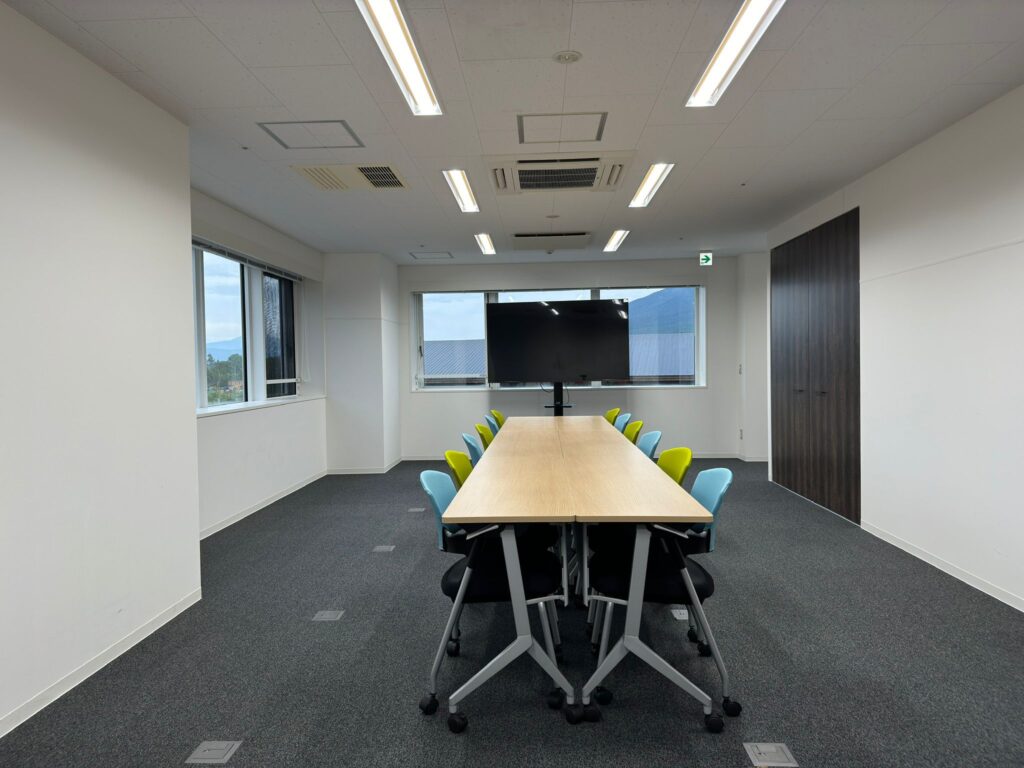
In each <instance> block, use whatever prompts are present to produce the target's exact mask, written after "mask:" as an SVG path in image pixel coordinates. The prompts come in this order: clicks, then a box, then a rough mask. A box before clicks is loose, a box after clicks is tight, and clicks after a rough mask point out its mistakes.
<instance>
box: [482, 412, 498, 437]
mask: <svg viewBox="0 0 1024 768" xmlns="http://www.w3.org/2000/svg"><path fill="white" fill-rule="evenodd" d="M484 421H486V422H487V426H488V427H490V428H491V434H492V435H496V434H498V430H499V429H500V427H499V426H498V420H497V419H496V418H494V417H493V416H491V414H489V413H488V414H487V415H485V416H484Z"/></svg>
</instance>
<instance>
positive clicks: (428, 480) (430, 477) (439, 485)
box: [420, 469, 455, 550]
mask: <svg viewBox="0 0 1024 768" xmlns="http://www.w3.org/2000/svg"><path fill="white" fill-rule="evenodd" d="M420 485H421V486H423V490H424V491H426V493H427V499H428V500H429V501H430V507H431V509H433V510H434V520H435V522H436V523H437V548H438V549H441V550H443V549H444V530H445V528H451V529H452V530H455V529H454V528H452V526H446V525H445V524H444V523H442V522H441V516H442V515H443V514H444V511H445V510H446V509H448V505H449V504H451V503H452V499H454V498H455V483H454V482H453V481H452V478H451V476H450V475H448V474H446V473H444V472H438V471H437V470H434V469H427V470H424V471H423V472H420Z"/></svg>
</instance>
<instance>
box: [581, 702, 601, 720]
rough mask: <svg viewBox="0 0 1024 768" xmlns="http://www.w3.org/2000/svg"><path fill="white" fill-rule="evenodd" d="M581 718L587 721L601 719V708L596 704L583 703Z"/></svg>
mask: <svg viewBox="0 0 1024 768" xmlns="http://www.w3.org/2000/svg"><path fill="white" fill-rule="evenodd" d="M583 719H584V720H586V721H587V722H588V723H596V722H598V721H600V719H601V710H600V709H599V708H598V706H597V705H596V704H584V705H583Z"/></svg>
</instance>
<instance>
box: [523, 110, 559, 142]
mask: <svg viewBox="0 0 1024 768" xmlns="http://www.w3.org/2000/svg"><path fill="white" fill-rule="evenodd" d="M521 121H522V123H521V124H522V132H523V136H522V140H523V143H524V144H551V143H556V144H557V143H558V142H559V140H560V139H561V137H562V116H561V115H523V116H522V118H521Z"/></svg>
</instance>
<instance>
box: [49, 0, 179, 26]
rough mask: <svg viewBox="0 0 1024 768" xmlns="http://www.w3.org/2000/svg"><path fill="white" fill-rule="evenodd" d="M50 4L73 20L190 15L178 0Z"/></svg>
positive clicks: (53, 1) (62, 0) (95, 0)
mask: <svg viewBox="0 0 1024 768" xmlns="http://www.w3.org/2000/svg"><path fill="white" fill-rule="evenodd" d="M49 2H50V5H52V6H54V7H55V8H56V9H57V10H58V11H60V12H61V13H63V14H64V15H65V16H67V17H68V18H70V19H74V20H75V21H100V20H102V21H109V20H113V19H170V18H177V17H182V16H191V15H192V11H191V10H189V9H188V7H186V6H185V4H184V3H182V2H180V1H179V0H49Z"/></svg>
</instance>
